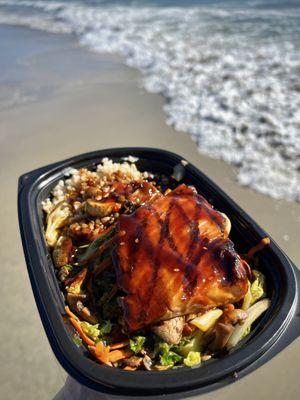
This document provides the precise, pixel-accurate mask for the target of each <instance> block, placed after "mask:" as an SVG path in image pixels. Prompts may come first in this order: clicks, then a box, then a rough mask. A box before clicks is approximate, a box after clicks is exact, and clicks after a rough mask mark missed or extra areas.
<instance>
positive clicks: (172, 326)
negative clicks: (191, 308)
mask: <svg viewBox="0 0 300 400" xmlns="http://www.w3.org/2000/svg"><path fill="white" fill-rule="evenodd" d="M183 327H184V317H176V318H172V319H168V320H167V321H163V322H161V323H160V324H158V325H154V326H152V328H151V330H152V331H153V332H154V333H155V334H156V335H157V336H159V337H160V338H161V339H163V340H164V341H165V342H167V343H169V344H178V343H179V342H180V341H181V338H182V331H183Z"/></svg>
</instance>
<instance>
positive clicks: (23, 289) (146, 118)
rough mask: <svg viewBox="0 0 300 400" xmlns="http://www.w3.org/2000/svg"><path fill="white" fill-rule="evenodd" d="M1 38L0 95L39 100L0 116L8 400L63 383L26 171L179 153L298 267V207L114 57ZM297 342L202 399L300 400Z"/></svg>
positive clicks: (20, 37)
mask: <svg viewBox="0 0 300 400" xmlns="http://www.w3.org/2000/svg"><path fill="white" fill-rule="evenodd" d="M0 35H2V37H3V38H4V40H2V41H1V43H0V51H1V54H6V55H8V56H7V58H6V59H5V60H4V58H5V57H3V58H2V60H0V67H1V66H2V71H3V75H2V79H1V77H0V89H1V88H2V85H3V81H4V79H6V81H5V82H6V86H5V87H6V90H7V92H6V93H8V94H11V93H13V92H14V91H16V90H18V91H19V93H21V94H25V95H26V94H27V93H33V94H34V95H36V98H35V99H34V100H33V101H30V102H27V103H23V104H19V105H15V106H14V107H10V108H8V109H1V110H0V166H1V168H0V177H1V182H2V185H3V187H4V190H2V191H1V193H0V201H1V210H0V213H1V221H2V222H3V223H4V227H5V234H4V235H2V236H3V237H2V240H1V242H0V254H1V255H2V258H1V260H2V271H3V281H4V283H3V302H2V307H1V312H2V320H3V323H2V325H1V328H2V335H3V337H6V338H9V340H7V341H2V343H1V344H0V352H1V354H2V360H3V361H4V360H5V362H3V363H2V364H3V365H2V369H1V373H0V384H1V387H2V391H3V393H5V395H6V399H14V400H19V399H23V398H24V393H25V394H26V395H25V397H26V398H30V399H31V400H38V399H41V398H45V399H46V398H47V399H50V398H51V396H54V394H55V393H56V392H57V391H58V390H59V389H60V388H61V386H62V383H63V378H64V377H65V373H64V372H62V371H61V368H60V367H58V366H57V363H56V362H55V361H53V354H52V350H51V349H50V346H49V345H48V343H47V339H46V337H45V334H44V332H43V327H42V325H41V322H40V320H39V315H38V312H37V309H36V306H35V302H34V299H33V295H32V290H31V287H30V284H29V279H28V273H27V269H26V266H25V261H24V256H23V251H22V247H21V241H20V238H19V229H18V220H17V210H16V198H17V180H18V177H19V176H20V175H21V174H24V173H25V172H26V171H30V170H33V169H35V168H38V167H41V166H43V165H46V164H49V163H52V162H55V161H59V160H62V159H65V158H68V157H72V156H74V155H77V154H80V153H85V152H88V151H93V150H96V149H100V148H109V147H121V146H124V147H125V146H149V147H158V148H162V149H167V150H170V151H173V152H175V153H178V154H180V155H181V156H182V157H183V158H184V159H186V160H188V161H189V162H191V163H192V164H194V165H195V166H196V167H198V168H199V169H200V170H201V171H203V172H204V173H205V174H206V175H208V176H209V177H210V178H211V179H212V180H213V181H215V182H216V183H217V184H218V185H219V186H220V187H221V188H222V189H223V190H224V191H225V192H226V193H227V194H228V195H229V196H230V197H232V198H233V200H234V201H236V202H237V203H238V204H239V205H240V206H241V207H242V208H243V209H244V210H245V211H246V212H247V213H249V215H250V216H252V217H253V219H254V220H256V221H257V222H258V223H259V225H261V226H262V228H264V229H265V230H266V231H267V232H269V234H270V235H271V236H272V237H273V238H274V240H275V241H276V242H277V243H278V244H279V246H280V247H282V248H283V250H284V251H285V252H286V253H287V254H288V255H289V257H290V258H291V259H292V260H293V261H294V262H295V263H296V265H300V249H299V246H298V243H297V238H298V235H299V224H300V204H296V203H289V202H286V201H277V200H273V199H271V198H269V197H266V196H265V195H262V194H259V193H256V192H254V191H253V190H251V189H248V188H245V187H241V186H239V185H238V183H237V182H236V181H235V174H234V168H233V167H232V166H230V165H227V164H225V163H224V162H222V161H219V160H214V159H210V158H208V157H205V156H203V155H201V154H200V153H199V152H198V150H197V146H196V144H195V143H194V142H193V141H192V140H191V138H190V136H189V135H187V134H185V133H182V132H177V131H175V130H174V129H173V128H171V127H169V126H167V125H166V123H165V115H164V114H163V110H162V107H163V105H164V99H163V97H162V96H160V95H157V94H149V93H147V92H145V90H144V89H142V88H141V87H140V84H139V82H140V79H141V75H140V74H139V73H138V71H136V70H134V69H133V68H130V67H127V66H126V65H124V64H122V63H121V62H120V60H117V58H115V57H110V56H106V55H101V54H98V53H93V52H90V51H88V50H87V49H85V48H83V47H80V46H79V45H78V44H77V43H75V40H74V39H72V37H70V36H68V35H65V34H63V35H60V34H51V33H47V32H44V31H41V32H40V31H37V30H32V29H30V28H27V27H26V28H20V27H18V28H13V27H10V28H8V26H7V25H5V27H3V25H2V26H0ZM3 67H5V69H3ZM285 235H288V236H289V238H288V239H289V240H285V239H287V236H285ZM284 237H285V239H284ZM4 321H8V323H4ZM299 346H300V342H299V341H296V342H294V343H293V344H292V345H290V346H289V348H288V349H286V350H285V351H284V352H283V353H281V354H280V355H278V356H277V357H276V358H275V359H274V360H272V361H271V362H269V363H268V364H266V365H265V366H263V367H262V368H260V369H259V371H255V372H253V373H252V374H250V375H249V376H247V377H246V378H244V379H242V380H241V381H239V380H238V381H237V382H236V383H235V384H234V385H229V386H228V387H226V388H224V389H222V390H221V391H215V392H213V393H211V394H206V395H202V396H201V399H202V400H210V399H212V398H213V399H214V400H224V399H225V398H226V399H229V398H230V399H232V398H239V397H240V396H241V394H242V393H245V385H246V387H247V389H248V390H249V391H250V389H251V387H253V386H254V385H256V392H255V399H256V400H263V399H265V398H269V397H271V396H272V398H273V400H280V399H282V396H283V395H284V396H285V398H286V400H288V399H291V400H292V399H294V398H295V393H298V392H299V389H298V386H297V382H298V381H297V374H298V371H297V368H296V365H297V363H299V357H298V356H295V354H299ZM20 359H21V360H22V361H21V362H20ZM283 363H284V365H285V366H286V368H285V369H284V374H285V379H284V382H283V381H282V374H283V372H282V364H283ZM271 366H272V367H271ZM261 373H263V377H264V384H262V378H261V375H260V374H261ZM257 381H259V382H260V383H261V384H260V385H257ZM274 382H275V383H274ZM276 382H278V383H276ZM247 385H248V386H247ZM274 388H275V390H274ZM0 397H1V396H0Z"/></svg>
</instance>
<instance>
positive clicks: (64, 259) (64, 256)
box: [52, 237, 73, 268]
mask: <svg viewBox="0 0 300 400" xmlns="http://www.w3.org/2000/svg"><path fill="white" fill-rule="evenodd" d="M72 250H73V243H72V239H71V238H69V237H61V238H60V239H59V240H58V241H57V243H56V246H55V248H54V250H53V253H52V255H53V261H54V265H55V267H56V268H61V267H63V266H64V265H66V264H69V262H70V260H71V256H72Z"/></svg>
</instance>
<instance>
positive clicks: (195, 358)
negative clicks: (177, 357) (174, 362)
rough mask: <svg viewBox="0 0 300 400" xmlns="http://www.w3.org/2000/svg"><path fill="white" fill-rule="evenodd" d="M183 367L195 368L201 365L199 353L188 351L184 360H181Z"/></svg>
mask: <svg viewBox="0 0 300 400" xmlns="http://www.w3.org/2000/svg"><path fill="white" fill-rule="evenodd" d="M183 363H184V365H186V366H187V367H195V366H196V365H199V364H200V363H201V353H200V352H199V351H190V352H189V354H188V355H187V357H186V358H184V359H183Z"/></svg>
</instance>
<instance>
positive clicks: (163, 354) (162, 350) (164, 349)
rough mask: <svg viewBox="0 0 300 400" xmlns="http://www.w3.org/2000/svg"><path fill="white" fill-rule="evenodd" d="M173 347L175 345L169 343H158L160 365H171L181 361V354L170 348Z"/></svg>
mask: <svg viewBox="0 0 300 400" xmlns="http://www.w3.org/2000/svg"><path fill="white" fill-rule="evenodd" d="M173 347H174V348H175V346H172V345H169V344H168V343H166V342H159V343H158V345H157V351H158V353H159V354H160V357H159V358H160V364H161V365H164V366H169V367H173V366H174V365H175V364H177V363H179V362H181V361H182V356H181V355H179V354H178V353H175V351H172V350H171V349H172V348H173Z"/></svg>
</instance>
